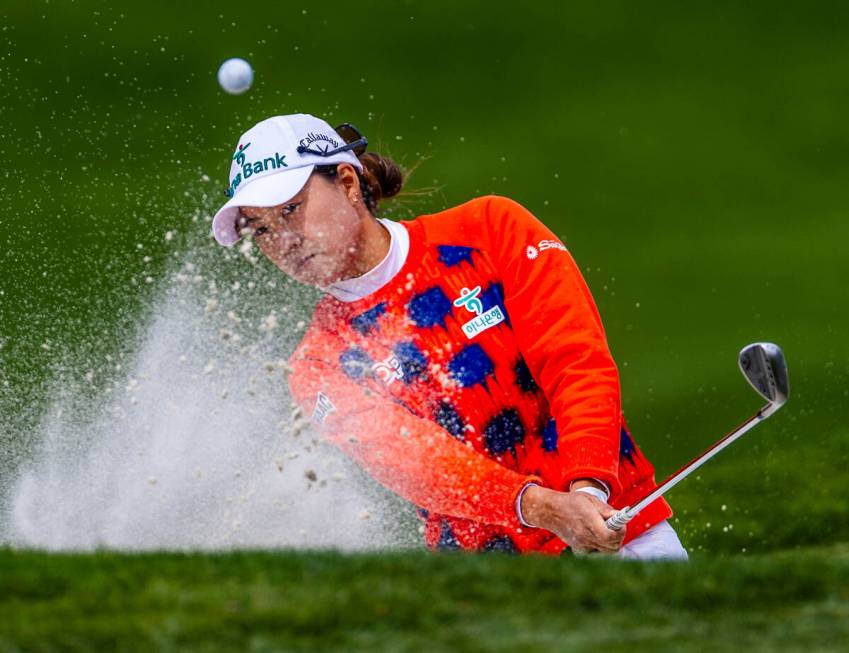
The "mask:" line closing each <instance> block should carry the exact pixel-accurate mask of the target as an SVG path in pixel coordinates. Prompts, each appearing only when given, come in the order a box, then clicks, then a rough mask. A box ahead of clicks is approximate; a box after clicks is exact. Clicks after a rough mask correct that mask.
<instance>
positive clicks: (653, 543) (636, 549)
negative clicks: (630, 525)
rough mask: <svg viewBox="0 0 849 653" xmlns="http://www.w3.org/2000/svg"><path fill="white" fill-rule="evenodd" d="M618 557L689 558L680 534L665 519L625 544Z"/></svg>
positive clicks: (649, 558) (633, 558)
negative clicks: (679, 537)
mask: <svg viewBox="0 0 849 653" xmlns="http://www.w3.org/2000/svg"><path fill="white" fill-rule="evenodd" d="M616 557H618V558H627V559H630V560H658V559H664V560H687V559H688V556H687V550H686V549H685V548H684V547H683V546H681V540H679V539H678V534H677V533H676V532H675V529H674V528H672V526H670V525H669V522H668V521H666V520H665V519H664V520H663V521H662V522H660V523H659V524H656V525H655V526H652V527H651V528H650V529H648V530H647V531H646V532H645V533H642V534H641V535H638V536H637V537H635V538H634V539H633V540H631V541H630V542H628V543H627V544H625V545H623V546H622V548H621V549H619V551H618V552H617V553H616Z"/></svg>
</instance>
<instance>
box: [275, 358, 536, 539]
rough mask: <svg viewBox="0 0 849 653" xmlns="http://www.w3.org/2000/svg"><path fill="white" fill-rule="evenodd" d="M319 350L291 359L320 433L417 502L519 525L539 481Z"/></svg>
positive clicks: (295, 385) (298, 390)
mask: <svg viewBox="0 0 849 653" xmlns="http://www.w3.org/2000/svg"><path fill="white" fill-rule="evenodd" d="M310 349H312V351H310ZM322 349H325V348H323V347H320V346H319V347H312V348H309V347H306V348H299V350H298V351H296V352H295V354H294V355H293V356H292V358H291V360H290V364H291V366H292V370H293V371H292V373H291V374H290V377H289V378H290V382H289V383H290V389H291V392H292V396H293V398H294V399H295V401H296V403H297V404H298V405H299V406H300V407H301V409H302V410H303V411H304V413H305V415H307V416H311V417H312V419H313V421H314V422H315V423H316V425H317V427H318V428H319V431H320V433H321V435H322V437H324V438H325V439H326V440H328V441H330V442H332V443H333V444H334V445H336V446H337V447H338V448H339V449H340V450H342V452H343V453H345V454H346V455H347V456H348V457H350V458H351V459H352V460H354V461H355V462H356V463H357V464H358V465H360V467H362V468H363V469H364V470H365V471H367V472H368V473H369V474H370V475H371V476H372V477H373V478H374V479H376V480H377V481H378V482H380V483H381V484H382V485H384V486H385V487H387V488H388V489H390V490H392V491H393V492H395V493H396V494H399V495H400V496H402V497H404V498H405V499H407V500H408V501H410V502H412V503H413V504H415V505H417V506H420V507H422V508H425V509H426V510H428V511H431V512H434V513H438V514H443V515H450V516H454V517H462V518H465V519H471V520H475V521H479V522H484V523H489V524H496V525H501V526H505V527H508V528H521V524H520V523H519V520H518V517H517V515H516V510H515V501H516V498H517V496H518V494H519V491H520V490H521V489H522V487H523V486H524V485H525V484H526V483H528V482H529V481H534V482H537V483H542V479H540V478H539V477H537V476H527V475H524V474H519V473H517V472H514V471H512V470H510V469H508V468H506V467H504V466H502V465H499V464H498V463H496V462H494V461H492V460H490V459H489V458H486V457H485V456H483V455H482V454H480V453H478V452H476V451H475V450H474V449H472V448H471V447H468V446H466V445H465V444H464V443H462V442H460V441H459V440H457V439H456V438H454V437H453V436H452V435H451V434H450V433H448V432H447V431H446V430H445V429H443V428H442V427H441V426H439V425H438V424H436V423H435V422H433V421H431V420H429V419H425V418H421V417H418V416H417V415H415V414H414V413H413V412H411V411H410V410H409V409H407V408H406V407H405V406H403V405H400V404H398V403H396V402H395V401H394V400H393V399H391V398H390V397H387V396H385V395H383V394H382V393H381V392H380V391H379V389H378V388H377V386H376V384H373V383H371V382H368V381H355V380H352V379H350V378H349V377H347V376H346V375H345V374H344V373H342V372H341V371H339V368H338V366H335V365H333V364H332V363H331V362H329V361H328V360H327V356H323V355H321V353H322V351H321V350H322ZM329 349H331V350H332V348H329ZM316 350H318V352H316ZM316 353H318V354H319V355H318V356H317V355H316ZM325 353H326V352H325Z"/></svg>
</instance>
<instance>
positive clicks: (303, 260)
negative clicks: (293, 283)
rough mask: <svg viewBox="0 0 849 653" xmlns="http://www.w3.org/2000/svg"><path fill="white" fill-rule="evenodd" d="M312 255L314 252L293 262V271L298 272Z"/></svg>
mask: <svg viewBox="0 0 849 653" xmlns="http://www.w3.org/2000/svg"><path fill="white" fill-rule="evenodd" d="M314 256H316V255H315V254H308V255H307V256H304V257H302V258H300V259H298V261H297V262H296V263H295V272H298V271H299V270H300V269H301V268H302V267H304V264H305V263H306V262H307V261H309V260H310V259H311V258H312V257H314Z"/></svg>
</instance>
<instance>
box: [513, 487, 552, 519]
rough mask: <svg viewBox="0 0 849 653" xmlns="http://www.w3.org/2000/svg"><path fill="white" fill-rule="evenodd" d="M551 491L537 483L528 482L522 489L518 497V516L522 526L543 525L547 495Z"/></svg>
mask: <svg viewBox="0 0 849 653" xmlns="http://www.w3.org/2000/svg"><path fill="white" fill-rule="evenodd" d="M550 491H551V490H548V489H546V488H544V487H542V486H541V485H538V484H537V483H528V484H527V485H525V487H523V488H522V489H521V491H520V492H519V496H518V498H517V499H516V516H517V517H518V518H519V523H521V524H522V526H528V527H530V528H542V527H543V526H542V522H543V519H544V514H545V509H544V504H545V497H546V494H547V493H548V492H550Z"/></svg>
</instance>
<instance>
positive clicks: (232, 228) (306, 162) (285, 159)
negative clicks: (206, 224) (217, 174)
mask: <svg viewBox="0 0 849 653" xmlns="http://www.w3.org/2000/svg"><path fill="white" fill-rule="evenodd" d="M343 145H345V141H344V139H343V138H342V137H341V136H339V134H337V133H336V131H335V130H334V129H333V128H332V127H331V126H330V125H328V124H327V123H326V122H324V121H323V120H321V119H320V118H316V117H315V116H311V115H309V114H307V113H294V114H291V115H288V116H274V117H273V118H268V119H266V120H263V121H262V122H259V123H257V124H256V125H254V126H253V127H251V128H250V129H249V130H248V131H246V132H245V133H244V134H242V137H241V138H240V139H239V144H238V146H237V148H236V152H235V153H234V154H233V159H232V161H231V165H230V184H229V188H228V190H227V194H228V196H229V197H230V199H229V201H228V202H227V203H226V204H225V205H224V206H222V207H221V208H220V209H218V212H217V213H216V214H215V217H214V218H213V219H212V233H213V235H214V236H215V240H217V241H218V242H219V243H221V244H222V245H225V246H228V247H229V246H231V245H233V244H235V243H236V242H238V240H239V233H238V231H237V229H236V221H237V220H238V218H239V207H240V206H276V205H277V204H282V203H283V202H285V201H286V200H288V199H290V198H292V197H294V196H295V195H297V193H298V191H300V190H301V188H303V187H304V184H305V183H307V179H309V177H310V175H311V174H312V171H313V168H315V166H317V165H330V164H333V163H350V164H351V165H352V166H354V167H355V168H357V170H359V171H361V172H362V169H363V165H362V164H361V163H360V162H359V160H358V159H357V156H356V155H355V154H354V153H353V152H351V151H350V150H346V151H344V152H336V153H335V154H331V155H329V156H321V155H319V154H313V153H310V152H303V153H300V152H298V147H299V146H303V147H307V148H309V149H310V150H313V151H317V152H331V151H332V150H335V149H336V148H338V147H342V146H343Z"/></svg>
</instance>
